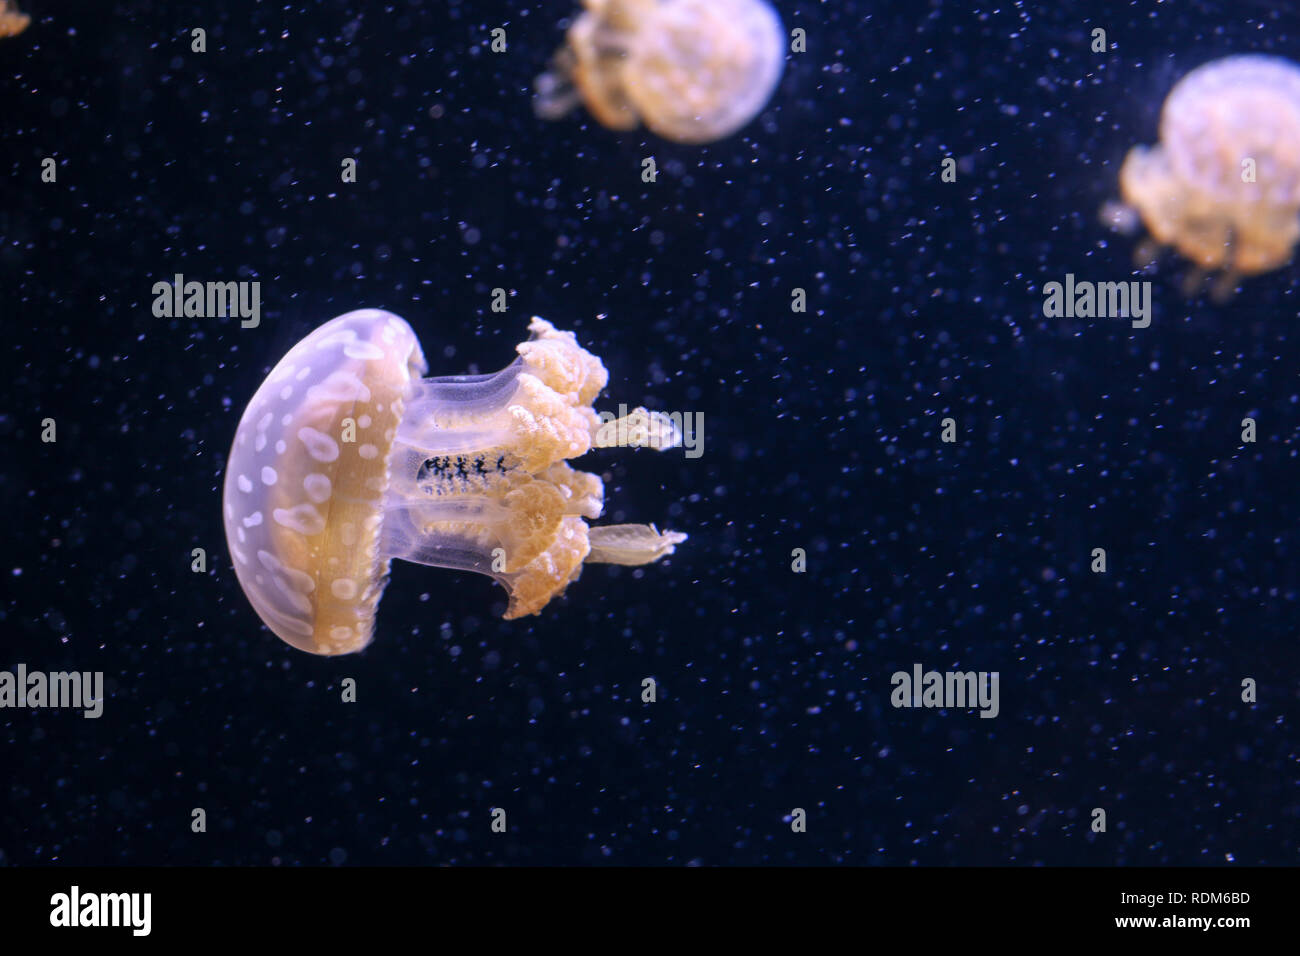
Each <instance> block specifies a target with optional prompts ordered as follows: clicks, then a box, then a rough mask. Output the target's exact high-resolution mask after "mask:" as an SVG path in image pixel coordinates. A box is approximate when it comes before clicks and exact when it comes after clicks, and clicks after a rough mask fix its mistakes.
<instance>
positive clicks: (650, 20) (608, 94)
mask: <svg viewBox="0 0 1300 956" xmlns="http://www.w3.org/2000/svg"><path fill="white" fill-rule="evenodd" d="M584 5H585V6H586V10H585V12H583V13H582V14H580V15H579V16H578V17H577V19H576V20H574V22H573V25H572V26H571V27H570V28H569V32H568V36H567V41H566V44H565V46H564V47H563V48H561V50H560V51H559V53H557V54H556V56H555V59H554V60H553V61H552V64H551V69H550V70H549V71H548V72H547V73H544V74H543V75H542V76H540V77H538V79H537V96H536V98H535V99H534V101H533V102H534V107H535V109H536V111H537V114H538V115H539V116H541V117H543V118H546V119H555V118H557V117H559V116H562V115H564V114H565V113H567V112H568V111H569V110H570V109H572V108H573V107H574V106H575V105H577V103H578V101H579V100H581V101H582V103H583V104H585V105H586V107H587V109H588V110H589V111H590V112H591V114H592V115H593V116H595V117H596V119H597V120H599V121H600V122H601V123H602V124H604V125H605V126H608V127H609V128H610V129H620V130H621V129H632V128H633V127H635V126H636V125H637V122H638V121H640V122H643V123H645V125H646V126H647V127H649V128H650V129H651V130H653V131H654V132H655V133H657V134H658V135H660V136H662V137H664V138H665V139H671V140H676V141H677V142H680V143H708V142H712V141H713V140H718V139H722V138H723V137H724V136H730V135H731V134H732V133H734V132H735V131H736V130H738V129H740V128H741V127H742V126H744V125H745V124H746V123H748V122H749V121H750V120H752V119H753V118H754V116H755V115H757V113H758V111H759V110H761V109H762V108H763V106H764V104H766V103H767V101H768V99H769V98H770V97H771V95H772V91H773V90H774V89H776V84H777V81H779V80H780V79H781V72H782V70H783V69H784V67H785V35H784V32H783V30H782V27H781V21H780V19H779V18H778V17H777V15H776V12H775V11H774V10H773V9H772V8H771V7H770V6H768V4H767V3H765V2H763V0H584Z"/></svg>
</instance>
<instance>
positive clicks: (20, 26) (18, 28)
mask: <svg viewBox="0 0 1300 956" xmlns="http://www.w3.org/2000/svg"><path fill="white" fill-rule="evenodd" d="M31 22H32V18H31V17H29V16H28V15H27V14H25V13H23V12H22V11H21V10H19V9H18V8H17V7H16V6H10V5H9V2H8V0H0V37H16V36H17V35H18V34H20V33H22V32H23V31H24V30H26V29H27V24H29V23H31Z"/></svg>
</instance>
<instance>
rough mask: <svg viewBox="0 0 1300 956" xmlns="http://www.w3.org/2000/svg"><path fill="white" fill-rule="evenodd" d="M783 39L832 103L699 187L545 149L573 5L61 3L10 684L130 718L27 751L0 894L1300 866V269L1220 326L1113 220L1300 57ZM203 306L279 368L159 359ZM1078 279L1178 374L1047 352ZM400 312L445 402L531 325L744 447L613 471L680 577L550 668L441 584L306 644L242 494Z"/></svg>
mask: <svg viewBox="0 0 1300 956" xmlns="http://www.w3.org/2000/svg"><path fill="white" fill-rule="evenodd" d="M776 6H777V7H778V9H779V12H780V15H781V17H782V20H783V22H784V24H785V27H786V29H787V30H789V29H793V28H795V27H801V28H803V29H804V30H805V31H806V34H807V52H804V53H791V54H789V56H788V58H787V62H786V69H785V73H784V76H783V77H782V80H781V83H780V85H779V86H778V88H777V90H776V92H775V94H774V96H773V98H772V99H771V101H770V102H769V103H768V105H767V107H766V108H765V109H764V110H763V111H762V112H761V113H760V115H759V117H758V118H757V119H756V120H755V121H753V122H752V123H750V124H749V125H747V126H746V127H745V128H744V129H742V130H741V131H740V132H739V133H737V134H735V135H733V136H731V137H729V138H727V139H724V140H721V141H719V142H716V143H712V144H708V145H703V146H686V145H680V144H674V143H671V142H668V141H665V140H663V139H660V138H658V137H655V136H654V135H652V134H650V133H648V132H646V131H645V130H644V129H640V130H636V131H633V132H628V133H618V132H614V131H610V130H607V129H605V128H603V127H602V126H600V125H599V124H597V123H596V122H595V121H594V120H593V119H592V118H591V117H590V116H589V115H588V114H586V113H583V112H581V111H580V112H578V113H576V114H575V115H574V116H573V117H570V118H569V119H566V120H560V121H556V122H543V121H541V120H539V119H538V118H536V117H535V116H534V115H533V111H532V106H531V101H530V94H531V88H532V83H533V78H534V77H535V76H536V75H537V74H538V73H539V72H541V70H542V69H543V68H544V66H545V64H546V61H547V60H548V58H549V57H550V55H551V54H552V52H553V51H554V50H555V49H556V47H558V46H559V45H560V43H561V41H562V39H563V24H564V22H565V21H566V18H568V17H570V16H571V15H572V14H573V13H574V12H575V10H576V9H577V4H576V3H571V2H569V0H555V2H545V3H541V2H533V3H523V4H505V3H499V2H472V3H471V2H449V0H448V2H430V3H423V4H416V3H410V4H408V3H388V4H373V5H366V6H364V7H362V6H358V5H356V4H345V3H338V2H325V3H295V4H273V3H250V2H233V3H224V4H186V3H178V4H165V3H161V2H120V3H112V4H102V5H101V4H75V5H63V4H50V3H43V4H39V5H38V4H37V3H36V2H35V0H31V3H30V4H29V5H28V6H27V7H25V9H27V10H28V12H30V13H32V14H33V21H32V24H31V25H30V27H29V28H28V29H27V31H26V32H25V33H24V34H22V35H21V36H18V37H12V38H8V39H6V40H3V41H0V97H2V99H3V107H2V109H0V144H2V145H0V173H3V175H0V331H2V332H3V337H4V342H3V346H4V347H3V348H0V441H2V444H0V455H2V456H3V460H2V463H0V513H2V514H3V516H4V518H3V520H4V531H3V535H2V536H0V541H3V544H2V545H0V582H3V583H2V584H0V648H2V649H3V654H2V655H0V659H2V662H0V667H4V668H7V669H13V668H14V667H16V666H17V664H19V663H25V664H26V665H27V666H28V667H30V668H34V669H35V668H39V669H43V670H48V671H56V670H78V671H102V672H103V673H104V675H105V680H106V694H105V696H106V699H105V701H104V712H103V716H102V717H101V718H99V719H96V720H89V719H85V718H83V717H82V715H81V713H80V712H76V711H59V710H31V709H26V710H23V709H6V710H3V711H0V766H3V768H4V770H3V799H0V862H3V863H8V864H192V865H211V864H217V865H231V864H239V865H286V866H288V865H324V864H381V865H383V864H534V865H535V864H666V865H688V864H697V865H716V864H835V863H843V864H860V865H865V864H876V865H945V864H963V865H965V864H1018V865H1032V864H1045V865H1060V864H1089V865H1114V864H1215V865H1224V864H1260V863H1263V864H1284V863H1294V862H1295V861H1296V854H1297V848H1298V847H1297V842H1298V841H1297V814H1298V813H1300V796H1298V795H1297V794H1298V791H1297V784H1298V778H1300V772H1298V769H1297V753H1296V742H1295V740H1296V738H1295V733H1294V727H1293V721H1294V717H1295V714H1296V713H1297V710H1296V703H1297V700H1296V695H1297V691H1296V686H1297V685H1296V676H1295V675H1296V668H1297V665H1298V664H1300V651H1298V649H1297V641H1296V636H1295V630H1294V623H1293V620H1294V617H1295V612H1296V607H1297V589H1298V588H1300V579H1298V578H1300V555H1298V554H1297V548H1298V547H1300V537H1298V532H1297V519H1298V518H1300V507H1298V506H1297V504H1296V501H1295V488H1296V474H1297V469H1298V468H1300V462H1298V461H1297V439H1296V436H1297V415H1300V383H1298V382H1297V368H1300V341H1298V340H1297V337H1296V334H1295V331H1294V328H1295V323H1296V318H1297V305H1296V291H1295V290H1296V282H1295V271H1294V268H1290V267H1288V268H1283V269H1281V270H1278V271H1275V272H1272V273H1269V274H1266V275H1263V276H1259V277H1255V278H1251V279H1248V280H1243V282H1242V283H1241V284H1240V287H1239V290H1238V291H1237V293H1236V294H1235V295H1234V296H1232V297H1231V298H1230V299H1229V300H1228V301H1226V302H1223V303H1216V302H1214V301H1212V300H1211V298H1210V297H1209V296H1208V294H1206V292H1205V290H1204V289H1201V290H1194V291H1192V292H1191V294H1188V293H1187V292H1185V291H1184V289H1183V283H1182V279H1183V276H1184V274H1185V273H1186V271H1187V264H1186V263H1185V262H1183V261H1181V260H1179V259H1178V258H1177V257H1176V256H1169V255H1166V256H1165V257H1163V258H1162V259H1161V260H1160V261H1159V263H1158V265H1157V266H1156V268H1155V269H1154V270H1152V271H1151V272H1149V273H1148V274H1145V275H1139V274H1137V273H1135V272H1134V266H1133V259H1132V256H1133V250H1134V246H1135V245H1136V243H1137V241H1138V240H1137V239H1136V238H1135V237H1129V236H1122V235H1116V234H1114V233H1112V232H1110V231H1109V230H1108V229H1107V228H1106V227H1105V226H1104V225H1103V224H1102V223H1101V222H1100V221H1099V219H1098V211H1099V209H1100V208H1101V207H1102V206H1103V204H1104V203H1106V202H1107V201H1108V200H1110V199H1114V198H1116V196H1117V188H1118V187H1117V177H1118V171H1119V166H1120V163H1121V162H1122V160H1123V158H1124V155H1125V153H1126V152H1127V151H1128V149H1129V148H1130V147H1132V146H1134V145H1136V144H1140V143H1148V144H1149V143H1153V142H1155V141H1156V137H1157V122H1158V117H1159V110H1160V105H1161V102H1162V100H1163V98H1164V97H1165V95H1166V94H1167V93H1168V91H1169V89H1170V88H1171V87H1172V85H1173V83H1174V82H1176V80H1177V79H1178V78H1179V77H1180V76H1182V75H1183V74H1185V73H1186V72H1187V71H1188V70H1190V69H1192V68H1194V67H1195V66H1198V65H1200V64H1202V63H1204V62H1207V61H1209V60H1211V59H1215V58H1217V57H1220V56H1224V55H1227V54H1230V53H1241V52H1251V51H1253V52H1261V53H1271V54H1274V55H1278V56H1284V57H1289V58H1292V59H1295V58H1298V57H1300V36H1298V35H1297V32H1296V29H1297V27H1296V22H1295V21H1294V19H1293V18H1292V17H1290V16H1289V15H1288V14H1287V13H1286V11H1285V10H1283V9H1282V7H1280V6H1274V5H1271V4H1256V3H1239V4H1210V3H1201V4H1197V3H1177V4H1173V3H1167V4H1159V3H1140V4H1116V3H1098V4H1077V3H1076V4H1037V3H1035V4H1013V3H1003V4H983V3H975V4H964V3H961V4H959V3H940V2H922V3H902V2H888V3H864V2H857V0H852V2H844V3H820V4H819V3H808V2H798V3H790V2H779V3H777V4H776ZM194 27H203V28H205V29H206V31H207V52H206V53H203V54H197V53H193V52H192V51H191V39H190V37H191V34H190V31H191V29H192V28H194ZM495 27H503V28H504V29H505V30H506V36H507V38H508V49H507V50H506V51H505V52H503V53H494V52H492V51H491V49H490V46H489V44H490V32H491V30H492V29H493V28H495ZM1099 27H1100V28H1102V29H1104V30H1106V32H1107V35H1108V39H1109V42H1110V43H1111V45H1112V49H1111V50H1109V51H1108V52H1106V53H1102V54H1099V53H1094V52H1092V51H1091V49H1090V45H1091V40H1092V36H1091V34H1092V31H1093V30H1094V29H1095V28H1099ZM649 156H653V157H654V159H655V162H656V166H657V168H658V176H657V179H656V180H655V181H654V182H644V181H643V179H642V163H643V161H644V160H645V158H646V157H649ZM46 157H53V158H54V159H55V160H56V161H57V169H58V181H57V183H53V184H51V183H43V182H42V181H41V176H40V169H41V162H42V160H43V159H44V158H46ZM345 157H355V158H356V160H357V164H358V167H357V168H358V182H357V183H355V184H344V183H342V182H341V181H340V163H341V161H342V160H343V158H345ZM946 157H952V158H953V159H955V160H956V162H957V169H958V176H957V180H956V182H952V183H945V182H943V181H942V180H941V177H940V172H941V164H942V162H943V160H944V159H945V158H946ZM177 273H181V274H183V275H185V276H186V278H187V279H196V280H199V281H231V280H235V281H257V282H260V290H261V310H262V311H261V323H260V325H259V327H257V328H255V329H244V328H241V327H240V322H239V320H238V319H237V318H202V319H199V318H157V317H155V316H154V314H153V310H152V302H153V298H154V296H153V293H152V288H153V286H154V284H155V283H156V282H159V281H170V280H171V279H172V277H173V276H174V275H175V274H177ZM1067 274H1074V275H1076V276H1077V277H1079V278H1085V279H1093V280H1098V281H1127V280H1130V279H1139V278H1140V279H1149V280H1151V281H1152V283H1153V286H1152V288H1153V294H1154V302H1155V305H1154V314H1153V321H1152V323H1151V325H1150V327H1149V328H1146V329H1136V328H1133V327H1131V324H1130V323H1129V322H1127V321H1125V320H1122V319H1116V318H1106V319H1069V318H1047V317H1045V316H1044V313H1043V286H1044V285H1045V284H1046V283H1048V282H1052V281H1063V280H1064V277H1065V276H1066V275H1067ZM495 288H504V289H506V290H508V310H507V311H506V312H505V313H497V312H493V311H492V309H491V293H492V290H493V289H495ZM796 288H799V289H803V290H805V292H806V297H807V311H806V312H802V313H799V312H795V311H793V310H792V290H794V289H796ZM362 307H376V308H383V309H388V310H390V311H392V312H395V313H397V314H399V315H401V316H403V317H404V318H405V319H406V320H407V321H409V322H410V323H411V324H412V326H413V327H414V329H415V331H416V333H417V335H418V336H419V337H420V340H421V342H422V343H423V345H424V349H425V353H426V355H427V356H428V358H429V362H430V366H431V374H450V373H460V372H473V371H477V372H488V371H493V370H495V369H497V368H500V367H502V366H504V365H505V364H507V363H508V362H509V361H510V360H511V358H512V357H513V347H514V345H515V343H516V342H518V341H520V340H521V339H522V336H523V334H524V329H525V327H526V325H527V322H528V319H529V317H530V316H532V315H540V316H543V317H545V318H547V319H549V320H550V321H552V322H554V323H556V324H557V325H558V326H559V327H561V328H565V329H572V330H573V331H575V332H576V333H577V335H578V338H579V341H581V342H582V343H583V345H584V346H586V347H587V348H588V349H590V350H591V351H592V352H594V353H595V354H597V355H599V356H601V358H602V359H603V361H604V363H605V365H606V366H607V367H608V368H609V369H610V372H611V381H610V385H609V388H608V389H607V391H606V393H605V396H604V402H603V404H602V405H601V406H600V407H611V406H616V405H617V404H618V403H619V402H626V403H627V404H628V405H629V406H634V405H637V404H644V405H646V406H647V407H650V408H662V409H668V410H681V411H684V412H691V413H695V412H699V413H702V414H703V418H704V435H703V438H704V446H703V454H702V456H701V457H699V458H696V459H688V458H686V457H685V456H684V455H682V454H681V453H680V452H677V453H663V454H656V453H654V452H652V451H648V450H640V451H635V452H628V451H623V452H613V451H595V452H592V453H591V454H590V455H588V456H586V457H585V458H583V459H580V460H579V461H578V462H576V463H575V464H577V465H579V466H580V467H583V468H585V469H587V470H591V471H595V472H596V473H598V474H601V475H602V476H603V477H604V478H605V482H606V500H607V514H606V520H607V521H627V522H651V521H654V522H657V523H658V524H659V525H660V526H661V527H663V526H667V527H671V528H673V529H675V530H680V531H685V532H687V533H688V534H689V535H690V538H689V540H688V541H687V542H686V543H684V544H683V545H681V546H679V547H678V549H677V553H676V554H674V555H672V556H671V557H669V558H667V559H665V560H664V561H662V562H660V563H658V564H654V565H650V566H647V567H644V568H639V569H631V568H618V567H608V566H601V565H598V566H592V567H588V568H587V569H586V570H585V571H584V573H583V575H582V577H581V579H580V580H579V581H577V582H576V583H575V584H573V585H571V586H570V588H569V589H568V592H567V593H566V595H565V596H564V598H562V599H560V600H557V601H556V602H553V603H552V605H551V606H550V607H548V608H547V609H546V610H545V611H544V612H543V613H542V615H540V616H538V617H530V618H526V619H523V620H519V621H512V622H506V621H503V620H501V618H500V614H501V612H502V610H503V609H504V605H505V601H504V592H502V591H501V589H500V588H498V587H497V586H496V585H495V584H493V583H492V582H491V581H490V580H489V579H488V578H485V577H479V576H474V575H467V574H458V573H455V572H449V571H441V570H437V569H431V568H424V567H419V566H416V565H411V564H404V563H397V564H395V565H394V567H393V571H392V580H391V583H390V584H389V587H388V591H387V594H386V596H385V598H384V601H383V603H382V605H381V607H380V611H379V618H378V627H377V634H376V638H375V641H374V643H373V644H372V645H371V646H370V647H369V648H368V649H366V650H365V651H364V652H363V653H361V654H359V655H353V656H348V657H340V658H318V657H313V656H310V655H307V654H304V653H302V652H299V651H296V650H294V649H293V648H291V647H289V646H287V645H286V644H284V643H282V642H281V641H280V640H278V639H277V638H275V637H274V636H273V635H272V634H271V633H270V632H268V631H267V630H266V629H265V628H264V627H262V625H261V623H260V621H259V620H258V619H257V617H256V615H255V614H254V613H253V611H252V609H251V608H250V606H249V605H248V603H247V601H246V600H245V598H244V596H243V594H242V593H241V591H240V589H239V585H238V583H237V581H236V580H235V577H234V574H233V571H232V569H231V566H230V559H229V557H228V554H227V551H226V548H225V543H224V537H223V532H222V519H221V506H220V501H221V485H222V480H223V477H224V471H223V466H224V463H225V458H226V454H227V452H228V451H229V447H230V442H231V440H232V437H233V435H234V429H235V426H236V424H237V422H238V419H239V416H240V414H241V412H242V410H243V408H244V405H245V404H246V403H247V401H248V399H249V398H250V397H251V395H252V394H253V392H254V391H255V389H256V388H257V386H258V385H259V384H260V383H261V381H262V379H263V377H264V376H265V374H266V372H267V371H268V369H269V368H270V367H271V366H272V365H274V363H275V362H276V361H278V359H279V358H280V356H281V355H283V354H284V352H286V351H287V350H288V349H289V348H290V347H291V346H292V345H293V343H295V342H296V341H298V340H299V339H300V338H302V337H303V336H304V335H305V334H307V332H309V331H310V330H311V329H312V328H314V327H316V326H317V325H319V324H320V323H322V322H324V321H325V320H327V319H329V318H331V317H333V316H335V315H339V314H341V313H344V312H347V311H350V310H352V309H356V308H362ZM1248 416H1249V417H1253V418H1255V419H1257V421H1258V423H1259V439H1258V441H1257V443H1255V444H1247V445H1243V444H1242V443H1241V440H1240V436H1241V421H1242V419H1243V418H1245V417H1248ZM949 417H951V418H953V419H954V420H955V422H956V423H957V427H958V430H959V431H958V434H959V439H958V441H956V442H955V443H944V442H942V441H941V435H940V432H941V422H942V420H943V419H945V418H949ZM46 418H53V419H55V421H56V422H57V436H58V437H57V441H56V442H54V443H45V442H42V441H41V430H42V429H41V422H42V420H43V419H46ZM1097 547H1102V548H1105V549H1106V553H1107V557H1108V569H1107V572H1106V573H1105V574H1094V573H1092V571H1091V570H1090V564H1091V552H1092V549H1094V548H1097ZM194 548H203V549H205V551H206V554H207V556H208V569H207V572H206V573H194V572H193V571H192V570H191V562H192V560H193V558H192V551H193V549H194ZM796 549H802V550H803V552H805V553H806V571H804V572H802V573H796V571H795V570H793V568H792V566H793V564H794V563H795V557H794V553H795V550H796ZM917 663H919V664H921V665H923V666H924V667H925V668H927V669H938V670H975V671H997V672H998V673H999V675H1000V709H999V713H998V715H997V716H996V717H995V718H992V719H984V718H981V717H980V716H979V714H978V712H976V711H975V710H969V709H967V710H956V709H954V710H946V711H939V710H932V709H930V710H927V709H920V710H916V709H899V708H895V707H893V706H891V703H890V691H891V675H892V674H894V673H895V672H896V671H900V670H903V671H910V670H911V668H912V666H913V665H914V664H917ZM648 677H649V678H653V679H654V680H655V682H656V684H657V688H658V699H657V701H656V702H654V703H650V704H647V703H643V702H642V699H641V698H642V686H643V685H642V682H643V681H644V680H645V679H646V678H648ZM349 678H350V679H352V680H353V681H355V686H356V688H357V701H356V703H350V704H344V703H342V702H341V699H340V698H341V694H342V691H341V687H342V682H343V681H344V680H345V679H349ZM1246 678H1253V679H1254V680H1256V681H1257V682H1258V688H1259V690H1258V701H1257V702H1255V703H1244V702H1243V701H1242V693H1241V682H1242V681H1243V680H1244V679H1246ZM498 807H499V808H504V809H505V810H506V811H507V813H508V820H509V827H508V831H507V832H506V833H503V834H502V833H494V832H492V830H491V826H490V824H491V819H492V818H491V811H492V809H493V808H498ZM1098 807H1101V808H1104V809H1105V810H1106V813H1107V829H1106V832H1104V833H1097V832H1094V831H1093V828H1092V826H1091V823H1092V819H1093V816H1092V814H1093V810H1094V808H1098ZM195 808H203V809H204V810H205V811H206V814H207V832H206V833H194V832H192V830H191V819H192V812H193V810H194V809H195ZM795 808H801V809H802V810H803V811H805V813H806V820H807V829H806V832H802V833H798V832H793V829H792V826H791V818H792V813H793V812H794V810H795Z"/></svg>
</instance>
